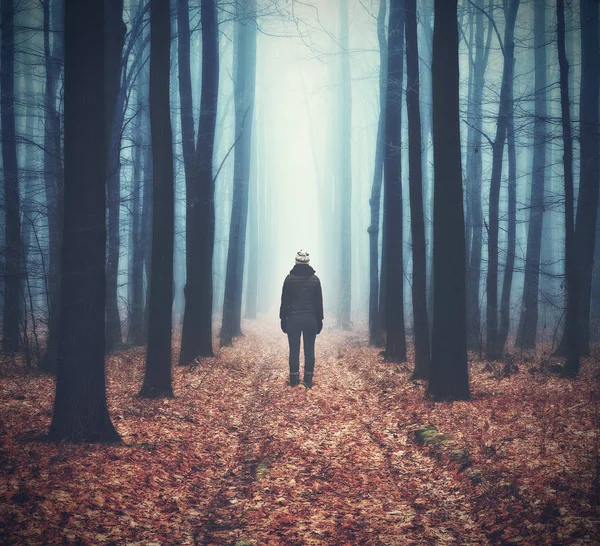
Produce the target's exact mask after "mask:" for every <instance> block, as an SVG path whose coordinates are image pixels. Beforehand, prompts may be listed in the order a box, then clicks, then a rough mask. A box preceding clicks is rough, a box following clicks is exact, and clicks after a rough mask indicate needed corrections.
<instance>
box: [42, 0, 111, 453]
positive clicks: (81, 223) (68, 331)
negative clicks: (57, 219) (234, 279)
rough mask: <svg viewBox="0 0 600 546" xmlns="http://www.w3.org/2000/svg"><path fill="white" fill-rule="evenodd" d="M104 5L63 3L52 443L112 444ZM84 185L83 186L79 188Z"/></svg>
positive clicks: (70, 1) (99, 3)
mask: <svg viewBox="0 0 600 546" xmlns="http://www.w3.org/2000/svg"><path fill="white" fill-rule="evenodd" d="M104 31H105V13H104V3H103V2H92V3H88V2H80V1H79V0H66V2H65V82H64V96H65V113H64V116H65V117H64V127H65V140H64V142H65V148H64V150H65V194H64V196H65V198H64V229H63V241H62V280H61V282H62V286H61V310H60V329H59V333H60V342H59V349H58V370H57V377H56V396H55V400H54V414H53V416H52V423H51V425H50V431H49V438H50V439H51V440H53V441H62V440H69V441H81V442H115V441H119V435H118V434H117V432H116V431H115V429H114V427H113V425H112V423H111V421H110V416H109V414H108V408H107V405H106V392H105V375H104V350H105V344H104V341H105V339H104V329H105V322H104V305H105V290H106V274H105V245H106V226H105V212H106V194H105V191H106V178H107V176H106V175H107V165H106V160H107V153H106V152H107V149H106V148H107V146H106V144H107V143H106V138H105V126H106V124H105V107H106V100H105V88H104V71H103V70H99V69H98V67H103V66H104ZM82 180H85V184H82V183H81V181H82Z"/></svg>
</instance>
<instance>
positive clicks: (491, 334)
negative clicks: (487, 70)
mask: <svg viewBox="0 0 600 546" xmlns="http://www.w3.org/2000/svg"><path fill="white" fill-rule="evenodd" d="M508 2H509V5H508V7H507V10H506V17H505V18H506V23H505V27H504V48H503V54H504V69H503V71H502V87H501V89H500V106H499V108H498V120H497V122H496V137H495V140H494V145H493V153H492V176H491V180H490V197H489V228H488V271H487V278H486V294H487V298H486V300H487V302H486V303H487V308H486V325H487V337H486V358H487V359H488V360H496V359H497V358H499V357H500V356H501V355H499V354H498V352H497V349H498V339H497V338H498V228H499V201H500V179H501V177H502V163H503V158H504V143H505V140H506V126H507V123H508V116H509V111H510V86H511V85H512V78H513V67H514V63H513V62H512V57H513V52H514V30H515V21H516V18H517V10H518V9H519V0H508Z"/></svg>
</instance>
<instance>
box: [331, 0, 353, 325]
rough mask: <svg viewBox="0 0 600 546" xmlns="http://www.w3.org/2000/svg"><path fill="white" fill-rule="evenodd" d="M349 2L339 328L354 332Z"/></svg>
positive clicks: (343, 23)
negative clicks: (352, 311) (352, 327)
mask: <svg viewBox="0 0 600 546" xmlns="http://www.w3.org/2000/svg"><path fill="white" fill-rule="evenodd" d="M348 4H349V0H340V46H341V49H342V50H341V52H340V98H339V109H340V119H339V123H340V136H339V138H340V140H339V155H338V157H337V158H336V159H335V160H337V161H339V162H340V167H339V172H340V178H339V181H338V187H339V195H338V196H336V197H337V198H338V199H339V203H340V250H339V252H340V254H339V262H338V264H337V267H338V270H339V284H338V287H339V296H338V297H339V302H338V313H337V325H338V326H339V327H341V328H343V329H345V330H347V329H349V328H350V321H351V314H350V312H351V308H352V79H351V74H350V51H349V48H350V43H349V36H348V35H349V31H350V27H349V21H348V9H349V6H348Z"/></svg>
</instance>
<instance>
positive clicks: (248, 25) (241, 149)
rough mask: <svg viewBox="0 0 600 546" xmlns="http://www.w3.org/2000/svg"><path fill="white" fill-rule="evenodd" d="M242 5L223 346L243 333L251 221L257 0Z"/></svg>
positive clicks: (237, 42)
mask: <svg viewBox="0 0 600 546" xmlns="http://www.w3.org/2000/svg"><path fill="white" fill-rule="evenodd" d="M242 6H243V4H242V2H238V4H237V9H238V17H239V19H238V20H237V21H236V22H235V41H234V49H235V52H236V53H235V54H234V95H235V137H236V138H238V141H237V143H236V145H235V150H234V174H233V202H232V206H231V221H230V225H229V248H228V250H227V268H226V269H227V271H226V274H225V294H224V297H223V323H222V326H221V345H222V346H223V345H230V344H231V343H232V341H233V338H234V337H236V336H240V335H242V327H241V315H242V287H243V281H244V257H245V248H246V226H247V220H248V189H249V188H248V186H249V175H250V150H251V143H252V118H253V109H254V91H255V90H254V82H255V78H256V22H255V21H254V19H253V16H254V2H252V1H249V2H246V3H245V5H244V6H243V7H242ZM243 8H245V9H246V11H244V9H243ZM248 15H251V17H248Z"/></svg>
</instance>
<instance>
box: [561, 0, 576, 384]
mask: <svg viewBox="0 0 600 546" xmlns="http://www.w3.org/2000/svg"><path fill="white" fill-rule="evenodd" d="M556 21H557V23H556V27H557V45H558V64H559V71H560V106H561V120H562V137H563V146H564V155H563V173H564V184H565V273H566V280H567V312H566V316H565V331H564V335H563V339H564V340H565V341H564V345H565V349H566V357H567V361H566V363H565V375H566V376H567V377H575V376H576V375H577V374H578V373H579V344H578V335H577V316H578V303H579V302H578V294H577V292H578V289H579V287H578V286H577V254H576V250H577V249H576V246H575V218H574V215H575V208H574V192H573V136H572V129H571V111H570V104H571V102H570V98H569V61H568V60H567V55H566V51H565V12H564V0H557V1H556Z"/></svg>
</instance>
